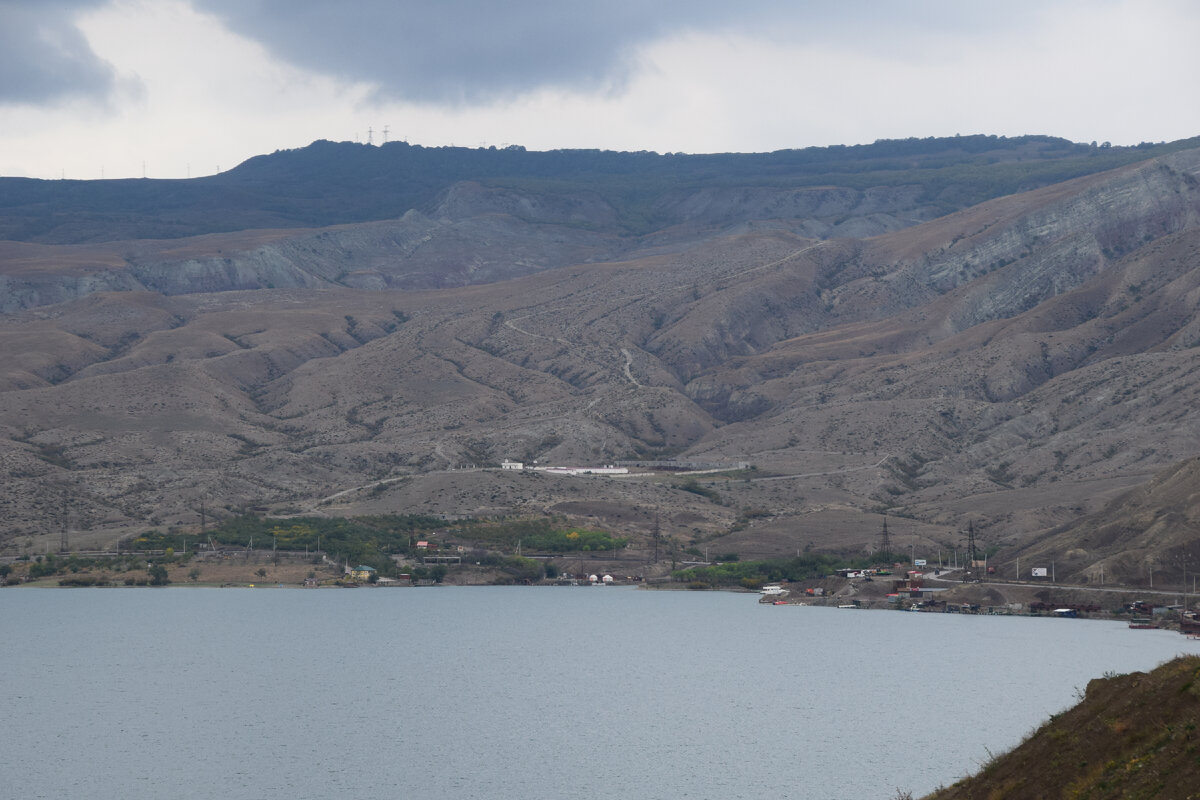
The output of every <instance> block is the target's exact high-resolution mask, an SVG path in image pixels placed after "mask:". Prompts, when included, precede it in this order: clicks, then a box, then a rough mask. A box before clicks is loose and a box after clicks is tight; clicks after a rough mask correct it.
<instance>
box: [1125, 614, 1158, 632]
mask: <svg viewBox="0 0 1200 800" xmlns="http://www.w3.org/2000/svg"><path fill="white" fill-rule="evenodd" d="M1129 627H1131V628H1138V629H1141V630H1150V629H1152V628H1157V627H1158V626H1157V625H1155V624H1154V620H1152V619H1150V618H1149V617H1134V618H1133V619H1131V620H1129Z"/></svg>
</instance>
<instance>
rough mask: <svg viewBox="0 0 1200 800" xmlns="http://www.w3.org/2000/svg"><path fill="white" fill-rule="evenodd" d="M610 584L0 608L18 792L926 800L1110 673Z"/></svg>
mask: <svg viewBox="0 0 1200 800" xmlns="http://www.w3.org/2000/svg"><path fill="white" fill-rule="evenodd" d="M756 600H757V598H756V596H754V595H747V594H732V593H717V592H711V593H710V592H651V591H639V590H634V589H625V588H617V587H570V588H567V587H561V588H559V587H553V588H551V587H546V588H542V587H536V588H515V587H479V588H466V587H462V588H453V587H444V588H443V587H438V588H418V589H409V588H405V589H381V588H372V589H359V590H357V591H346V590H335V589H316V590H312V589H309V590H304V589H269V588H255V589H202V588H169V589H148V588H147V589H133V588H129V589H61V590H40V589H24V588H18V589H4V590H0V635H2V638H0V642H3V647H2V648H0V675H2V676H3V678H2V683H0V709H2V712H3V717H4V729H5V730H4V734H3V736H0V774H3V775H4V783H5V784H7V787H8V790H9V791H10V792H11V794H8V793H4V792H3V791H2V790H0V793H3V794H7V796H12V797H46V798H75V797H89V798H91V797H121V798H126V800H129V799H131V798H162V797H221V798H298V797H317V796H328V795H334V794H343V795H345V796H348V797H368V796H390V797H419V798H479V799H480V800H483V799H484V798H487V799H488V800H496V799H500V800H505V799H507V798H526V799H528V798H535V799H537V798H546V799H547V800H549V799H550V798H562V797H577V798H599V797H606V798H608V797H641V798H754V800H762V799H763V798H765V797H786V798H814V799H818V798H819V799H825V798H832V799H841V798H845V799H846V800H860V799H861V798H883V799H886V798H893V797H895V796H896V793H897V790H905V791H912V792H913V793H914V795H917V796H919V795H920V794H922V793H925V792H927V791H930V790H932V789H933V788H935V787H936V786H938V785H939V784H949V783H951V782H953V781H954V780H956V779H957V778H959V777H961V776H962V775H964V774H966V773H969V772H974V771H977V770H978V769H979V767H980V765H981V764H982V763H983V762H985V761H986V760H987V759H988V757H989V752H990V753H996V754H999V753H1000V752H1002V751H1003V750H1005V749H1008V748H1010V747H1012V746H1013V745H1015V744H1016V743H1017V742H1019V741H1020V740H1021V738H1022V737H1023V736H1024V735H1025V734H1026V733H1028V732H1029V731H1031V730H1032V729H1034V728H1035V727H1037V726H1038V725H1040V724H1041V723H1042V722H1043V721H1044V720H1045V719H1046V718H1047V717H1048V716H1049V715H1050V714H1051V713H1054V712H1057V711H1060V710H1062V709H1064V708H1066V707H1068V706H1070V705H1072V704H1073V703H1074V702H1075V700H1076V693H1077V692H1078V691H1080V690H1082V689H1083V688H1084V687H1085V686H1086V684H1087V681H1088V680H1090V679H1091V678H1094V677H1100V676H1101V675H1102V674H1103V673H1105V672H1106V671H1108V672H1129V671H1134V670H1146V669H1150V668H1152V667H1154V666H1156V665H1157V664H1159V663H1161V662H1162V661H1164V660H1167V659H1169V658H1171V657H1173V656H1175V655H1176V654H1178V653H1181V652H1189V651H1190V652H1196V651H1198V650H1200V648H1198V647H1196V646H1195V644H1196V643H1195V642H1190V641H1188V640H1186V639H1184V638H1183V637H1181V636H1180V635H1179V634H1177V633H1169V632H1164V631H1135V630H1129V629H1128V628H1127V627H1126V626H1125V625H1124V624H1122V623H1113V622H1093V621H1082V620H1068V619H1055V618H1046V619H1043V618H1022V617H977V616H959V615H951V614H912V613H901V612H884V611H857V610H843V609H834V608H821V607H799V606H769V605H760V604H759V603H757V602H756Z"/></svg>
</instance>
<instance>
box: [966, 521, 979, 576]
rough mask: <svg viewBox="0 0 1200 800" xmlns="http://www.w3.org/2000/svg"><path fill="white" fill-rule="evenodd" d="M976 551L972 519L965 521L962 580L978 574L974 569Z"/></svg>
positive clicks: (976, 556) (976, 557) (976, 558)
mask: <svg viewBox="0 0 1200 800" xmlns="http://www.w3.org/2000/svg"><path fill="white" fill-rule="evenodd" d="M978 560H979V559H978V553H977V552H976V549H975V523H974V521H971V522H968V523H967V568H966V569H965V570H963V580H964V581H965V580H967V579H968V578H969V579H971V580H974V579H977V578H978V577H979V575H978V574H977V572H976V570H977V569H978V568H977V567H976V566H975V562H976V561H978Z"/></svg>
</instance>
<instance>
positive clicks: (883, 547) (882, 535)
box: [879, 514, 892, 554]
mask: <svg viewBox="0 0 1200 800" xmlns="http://www.w3.org/2000/svg"><path fill="white" fill-rule="evenodd" d="M879 551H880V552H881V553H888V554H890V553H891V552H892V536H891V534H890V533H888V527H887V514H884V515H883V530H881V531H880V532H879Z"/></svg>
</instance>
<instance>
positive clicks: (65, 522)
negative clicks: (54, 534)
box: [58, 488, 71, 553]
mask: <svg viewBox="0 0 1200 800" xmlns="http://www.w3.org/2000/svg"><path fill="white" fill-rule="evenodd" d="M59 516H60V519H61V520H62V537H61V538H60V539H59V542H58V549H59V552H62V553H66V552H67V551H69V550H70V549H71V536H70V529H71V526H70V515H68V514H67V490H66V488H64V489H63V493H62V510H61V513H60V515H59Z"/></svg>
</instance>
